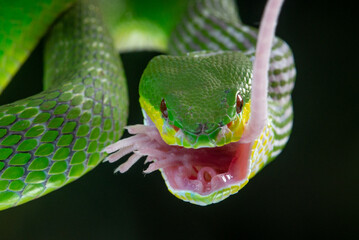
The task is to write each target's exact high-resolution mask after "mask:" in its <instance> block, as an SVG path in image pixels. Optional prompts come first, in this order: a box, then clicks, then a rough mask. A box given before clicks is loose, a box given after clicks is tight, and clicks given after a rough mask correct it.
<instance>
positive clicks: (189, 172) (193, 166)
mask: <svg viewBox="0 0 359 240" xmlns="http://www.w3.org/2000/svg"><path fill="white" fill-rule="evenodd" d="M128 131H129V133H131V134H135V136H132V137H130V138H127V139H123V140H121V141H119V142H118V143H116V144H113V145H111V146H109V147H107V148H106V149H105V151H106V152H108V153H111V152H115V151H117V152H115V153H113V154H112V155H110V156H109V157H108V161H109V162H114V161H116V160H118V159H120V158H121V157H122V156H124V155H126V154H129V153H131V152H133V155H132V156H131V157H130V158H129V159H128V160H127V161H126V162H125V163H123V164H121V165H120V166H119V167H118V169H117V171H120V172H126V171H127V170H128V169H129V168H130V167H131V166H132V165H133V164H134V163H135V162H137V161H138V160H139V159H140V158H141V157H142V156H147V159H146V161H145V163H150V165H149V166H148V168H147V169H146V170H145V171H144V172H145V173H150V172H153V171H155V170H161V172H162V175H163V177H164V178H165V179H166V184H167V186H168V188H169V190H170V191H171V192H172V193H173V194H175V195H176V196H177V197H180V196H181V194H180V193H190V194H199V195H201V196H207V195H210V194H212V193H214V192H216V191H220V190H221V189H225V188H226V189H230V191H234V192H236V191H238V190H239V187H238V186H241V185H244V183H245V182H246V181H247V179H248V176H249V172H250V170H249V165H250V164H249V155H250V153H251V144H241V143H237V142H234V143H230V144H227V145H225V146H222V147H215V148H200V149H188V148H183V147H179V146H171V145H168V144H166V143H165V142H164V141H163V140H162V138H161V136H160V134H159V132H158V130H157V128H156V127H155V126H144V125H135V126H130V127H128ZM232 186H235V188H236V189H234V190H233V189H232V190H231V187H232ZM234 192H233V193H234ZM178 193H179V194H178Z"/></svg>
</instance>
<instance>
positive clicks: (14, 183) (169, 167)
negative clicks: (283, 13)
mask: <svg viewBox="0 0 359 240" xmlns="http://www.w3.org/2000/svg"><path fill="white" fill-rule="evenodd" d="M135 2H136V1H135ZM36 4H40V5H41V4H43V5H41V6H43V8H44V9H45V10H41V9H40V10H39V8H36V7H35V8H34V9H35V10H36V11H38V12H40V13H47V14H48V16H47V17H46V18H45V17H42V18H45V19H46V21H44V22H45V23H44V24H42V26H41V28H42V29H41V28H40V29H37V31H35V32H36V34H37V35H38V36H41V35H42V34H44V33H45V32H46V29H47V28H48V27H49V26H50V25H51V26H50V28H49V30H47V33H46V37H45V56H44V59H45V60H44V62H45V67H44V69H45V71H44V89H45V90H44V91H43V92H42V93H40V94H37V95H35V96H31V97H29V98H26V99H23V100H19V101H16V102H14V103H11V104H7V105H4V106H1V107H0V210H1V209H6V208H9V207H13V206H17V205H20V204H23V203H26V202H28V201H30V200H32V199H36V198H38V197H41V196H43V195H45V194H47V193H49V192H51V191H53V190H56V189H58V188H60V187H62V186H64V185H66V184H67V183H69V182H72V181H74V180H76V179H77V178H79V177H81V176H82V175H84V174H85V173H86V172H88V171H90V170H91V169H93V168H94V167H96V166H97V165H98V164H99V163H100V162H101V161H102V160H103V159H104V158H105V157H106V156H107V153H106V152H108V153H112V152H115V153H113V154H112V155H110V156H108V157H107V160H108V161H110V162H114V161H116V160H118V159H119V158H121V157H122V156H124V155H127V154H130V153H131V152H133V155H132V156H131V157H130V158H129V159H128V160H127V161H126V162H125V163H123V164H122V165H120V167H119V168H118V171H121V172H125V171H127V170H128V169H129V168H130V167H131V166H132V164H134V163H135V162H136V161H137V160H138V159H139V158H140V157H142V156H147V160H146V162H149V163H150V165H149V167H148V169H146V170H145V172H148V173H149V172H152V171H154V170H157V169H159V170H161V172H162V175H163V177H164V179H165V182H166V184H167V187H168V189H169V190H170V191H171V192H172V193H173V194H174V195H175V196H176V197H178V198H180V199H182V200H185V201H189V202H191V203H194V204H198V205H207V204H210V203H215V202H219V201H221V200H223V199H225V198H226V197H228V196H229V195H231V194H234V193H236V192H237V191H239V190H240V189H241V188H242V187H243V186H244V185H245V184H246V183H247V182H248V180H249V179H250V178H251V177H253V176H254V175H255V174H256V173H257V172H258V171H259V170H260V169H262V168H263V167H264V166H265V165H266V164H267V163H269V162H270V161H271V160H272V159H274V158H275V157H276V156H277V155H278V154H279V153H280V152H281V150H282V149H283V147H284V146H285V144H286V142H287V141H288V139H289V135H290V131H291V127H292V120H293V110H292V102H291V91H292V89H293V87H294V80H295V66H294V61H293V56H292V53H291V50H290V49H289V47H288V45H287V44H286V43H285V42H284V41H282V40H281V39H279V38H275V39H274V41H273V44H272V48H271V53H270V66H269V72H268V79H269V83H268V97H266V103H267V104H268V108H266V112H267V114H266V119H265V121H266V122H265V125H264V128H263V130H261V131H260V135H259V136H256V138H255V139H253V141H252V140H251V141H248V142H243V141H244V140H243V139H246V137H244V136H246V133H247V132H246V127H247V126H248V125H247V123H248V122H249V123H251V121H252V120H251V118H250V116H251V115H253V112H254V111H253V109H257V108H256V107H255V108H253V106H254V105H253V104H254V103H253V102H255V101H253V99H251V95H253V90H252V85H253V86H254V82H252V80H253V79H252V77H253V62H254V61H255V58H256V56H257V55H256V44H257V37H258V30H257V29H255V28H252V27H249V26H247V25H244V24H243V23H242V22H241V20H240V19H239V17H238V12H237V8H236V5H235V2H234V1H232V0H225V1H219V0H207V1H204V0H190V1H189V2H188V6H187V7H186V8H184V9H186V10H184V15H183V17H182V19H181V20H180V21H178V22H177V23H176V27H175V28H174V29H173V31H172V32H171V35H169V34H168V36H167V38H166V39H167V41H168V44H166V47H165V49H166V50H167V53H168V54H170V55H169V56H165V55H163V56H158V57H156V58H154V59H153V60H151V62H150V63H149V65H148V67H147V68H146V70H145V72H144V74H143V77H142V79H141V83H140V103H141V107H142V109H143V113H144V119H145V126H144V125H137V126H130V127H128V130H129V132H130V133H132V134H135V136H133V137H130V138H127V139H124V140H121V141H119V142H118V143H115V144H113V143H114V142H116V141H117V140H119V138H120V136H121V135H122V131H123V128H124V127H125V125H126V119H127V111H128V110H127V108H128V96H127V87H126V82H125V75H124V71H123V67H122V64H121V61H120V59H119V57H118V54H117V52H116V50H115V48H114V41H115V42H117V43H118V42H121V41H118V39H116V38H117V37H119V36H117V37H116V36H115V37H113V35H111V34H110V33H109V31H108V27H107V25H106V23H104V21H102V15H101V10H100V9H99V8H98V6H97V3H96V2H93V1H87V0H83V1H78V2H76V3H74V4H71V1H63V2H59V1H50V0H43V1H41V0H38V1H35V2H34V5H36ZM46 4H47V5H46ZM44 6H45V7H44ZM8 7H9V8H11V7H13V9H15V10H17V11H18V9H17V8H16V6H12V5H11V3H9V6H8ZM31 7H33V6H32V5H31V6H30V7H29V9H31ZM46 9H47V11H46ZM49 9H50V10H49ZM15 10H14V11H15ZM35 10H27V11H28V12H35ZM1 11H2V10H1V9H0V12H1ZM50 13H51V14H50ZM61 13H62V14H61ZM59 14H60V16H59V17H58V18H57V19H56V21H55V22H53V21H54V19H55V18H56V16H58V15H59ZM45 15H46V14H44V16H45ZM26 16H27V17H24V19H23V20H21V21H23V22H25V23H29V25H31V24H37V23H36V21H31V18H35V17H34V15H31V14H28V15H26ZM49 16H50V17H49ZM9 18H10V17H7V16H5V17H3V18H0V20H1V21H0V24H3V25H6V26H7V24H8V22H9ZM10 22H11V21H10ZM34 22H35V23H34ZM46 23H47V24H46ZM7 28H9V29H10V30H11V28H10V27H9V26H7ZM132 30H134V29H132ZM134 31H135V30H134ZM24 34H26V33H24ZM18 35H19V34H18ZM18 35H16V34H14V36H18ZM3 36H7V35H6V34H3V35H0V37H3ZM18 37H19V39H20V36H18ZM34 38H35V37H34ZM38 38H39V37H37V39H38ZM113 38H115V40H113ZM129 39H130V40H129V41H128V42H130V43H131V44H129V45H132V46H136V43H133V42H131V41H132V40H131V38H129ZM1 40H3V41H1ZM19 41H20V40H19ZM19 41H18V43H19ZM22 41H23V40H22ZM29 41H30V40H29ZM4 42H9V41H6V38H5V37H3V38H2V39H0V43H1V44H2V45H1V46H2V47H3V46H5V45H4V44H5V43H4ZM8 45H9V46H12V47H13V45H14V44H11V43H8ZM18 45H21V46H23V45H24V44H21V42H20V44H18ZM35 45H36V40H33V41H32V43H31V44H27V45H25V47H24V48H26V49H25V50H26V51H25V50H24V49H20V50H19V51H18V52H17V53H16V51H15V50H14V51H10V50H9V49H10V48H7V47H3V48H0V60H2V65H0V67H1V70H0V80H2V81H3V85H6V83H7V82H8V81H9V80H10V78H11V76H12V75H13V74H14V72H15V71H16V69H17V68H18V67H19V66H20V65H21V61H23V60H21V59H25V58H26V56H27V54H28V53H27V51H31V49H32V48H33V47H34V46H35ZM139 45H140V44H139ZM117 47H118V46H117ZM15 48H16V46H15ZM119 48H123V49H126V47H125V44H123V45H121V46H120V47H119ZM14 52H15V53H16V54H14ZM19 52H20V53H19ZM14 59H15V60H14ZM11 60H12V62H11ZM187 89H188V90H191V91H187ZM199 92H201V94H197V93H199ZM202 92H204V93H203V94H202ZM251 93H252V94H251ZM253 96H254V95H253ZM252 105H253V106H252ZM241 141H242V142H241ZM110 144H112V145H110ZM109 145H110V146H109ZM104 150H105V151H104ZM169 156H172V157H171V159H170V160H168V159H169ZM191 156H192V157H191ZM193 156H196V157H193ZM222 156H227V158H226V159H225V160H218V159H222ZM236 159H242V160H241V162H238V161H239V160H238V161H237V160H236ZM220 161H223V164H222V163H218V162H220ZM226 178H227V179H226ZM222 179H223V180H222Z"/></svg>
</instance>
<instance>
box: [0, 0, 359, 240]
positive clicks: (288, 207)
mask: <svg viewBox="0 0 359 240" xmlns="http://www.w3.org/2000/svg"><path fill="white" fill-rule="evenodd" d="M329 2H330V3H329ZM353 2H355V1H353ZM264 3H265V1H253V0H242V1H240V3H239V7H240V12H241V16H242V19H243V21H244V22H246V23H249V24H251V25H258V23H259V21H260V16H261V14H262V9H263V7H264ZM352 4H353V3H352ZM355 9H357V8H356V7H354V5H352V6H350V5H349V1H340V2H338V1H335V2H334V1H333V2H332V1H293V0H292V1H289V0H288V1H286V3H285V5H284V7H283V11H282V14H281V18H280V21H279V26H278V30H277V35H278V36H280V37H281V38H283V39H284V40H286V41H287V42H288V43H289V45H290V46H291V47H292V50H293V52H294V56H295V59H296V65H297V71H298V77H297V82H296V88H295V90H294V93H293V102H294V109H295V111H294V113H295V119H294V128H293V133H292V136H291V138H290V141H289V143H288V145H287V147H286V148H285V149H284V151H283V153H282V154H281V155H280V156H279V157H278V158H277V159H276V160H275V161H274V162H272V163H271V164H269V165H268V166H267V167H265V168H264V169H263V170H262V171H261V172H260V173H259V174H258V175H257V176H256V177H254V178H253V179H252V180H251V181H250V182H249V183H248V184H247V186H246V187H245V188H244V189H242V190H241V191H240V192H239V193H237V194H236V195H234V196H232V197H230V198H229V199H227V200H225V201H223V202H221V203H219V204H215V205H211V206H207V207H198V206H195V205H191V204H189V203H185V202H182V201H180V200H178V199H176V198H175V197H173V196H172V195H171V194H170V193H169V192H168V191H167V190H166V187H165V184H164V182H163V180H162V178H161V176H160V174H159V173H158V172H156V173H152V174H150V175H146V176H144V175H143V174H142V173H141V171H142V170H143V166H142V164H137V165H135V167H134V168H132V169H131V170H130V171H129V172H128V173H126V174H123V175H119V174H115V175H114V174H113V170H114V168H115V167H116V166H117V165H110V164H108V163H104V164H100V165H99V166H98V167H97V168H96V169H95V170H94V171H92V172H90V173H88V174H87V175H86V176H84V177H82V178H81V179H79V180H77V181H76V182H74V183H71V184H70V185H68V186H66V187H64V188H62V189H61V190H58V191H55V192H53V193H51V194H49V195H47V196H45V197H42V198H40V199H38V200H36V201H32V202H29V203H27V204H25V205H22V206H19V207H15V208H12V209H8V210H5V211H2V212H0V239H263V238H278V239H281V238H286V239H296V238H298V239H304V238H311V239H312V238H315V237H317V238H320V239H324V238H328V237H337V238H338V239H354V238H358V233H359V207H358V205H359V194H358V188H359V171H358V170H359V154H358V150H359V144H358V143H359V140H358V134H359V128H358V123H357V119H358V118H357V116H358V112H359V111H358V110H359V104H358V95H357V93H358V89H359V83H358V80H359V78H358V76H359V74H358V69H359V61H358V55H359V54H358V53H359V52H358V46H357V44H358V20H357V18H354V11H356V10H355ZM155 55H156V53H152V52H141V53H129V54H123V55H121V57H122V59H123V62H124V65H125V68H126V74H127V77H128V81H129V88H130V93H131V113H130V119H129V124H134V123H138V122H141V115H140V110H139V106H138V104H137V102H138V100H137V84H138V80H139V78H140V76H141V73H142V71H143V69H144V67H145V66H146V64H147V62H148V61H149V59H151V58H152V57H153V56H155ZM41 78H42V44H40V45H39V46H38V47H37V49H36V50H35V52H34V53H33V54H32V55H31V57H30V59H29V60H28V61H27V62H26V63H25V65H24V66H23V67H22V69H21V71H20V72H19V73H18V74H17V76H16V78H15V80H14V81H13V82H12V83H11V84H10V86H9V87H8V88H7V89H6V91H5V92H4V95H2V96H1V98H0V103H1V104H4V103H8V102H11V101H13V100H16V99H21V98H23V97H26V96H30V95H33V94H34V93H37V92H39V91H41V81H36V82H35V80H38V79H41Z"/></svg>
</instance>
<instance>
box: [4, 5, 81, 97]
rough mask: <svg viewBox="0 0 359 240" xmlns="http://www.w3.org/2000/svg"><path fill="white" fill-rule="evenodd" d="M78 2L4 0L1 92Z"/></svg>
mask: <svg viewBox="0 0 359 240" xmlns="http://www.w3.org/2000/svg"><path fill="white" fill-rule="evenodd" d="M73 2H75V1H74V0H46V1H44V0H33V1H2V2H1V6H0V93H1V92H2V91H3V90H4V88H5V87H6V85H7V84H8V83H9V81H10V80H11V78H12V77H13V75H14V73H15V72H16V71H17V70H18V69H19V67H20V66H21V64H22V63H23V62H24V60H25V59H26V58H27V57H28V56H29V54H30V52H31V51H32V49H33V48H34V47H35V46H36V44H37V43H38V41H39V40H40V38H41V37H42V36H43V35H44V34H45V32H46V31H47V29H48V28H49V26H50V24H51V23H52V22H53V21H54V20H55V19H56V17H57V16H58V15H59V14H60V13H62V12H63V11H64V10H66V9H67V8H69V7H70V6H71V5H72V3H73Z"/></svg>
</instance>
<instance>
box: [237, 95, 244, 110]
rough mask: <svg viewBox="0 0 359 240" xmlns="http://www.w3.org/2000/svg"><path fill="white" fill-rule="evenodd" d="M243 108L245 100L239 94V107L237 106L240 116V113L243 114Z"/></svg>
mask: <svg viewBox="0 0 359 240" xmlns="http://www.w3.org/2000/svg"><path fill="white" fill-rule="evenodd" d="M242 108H243V98H242V97H241V95H240V94H239V93H237V105H236V110H237V113H238V114H239V113H240V112H242Z"/></svg>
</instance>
